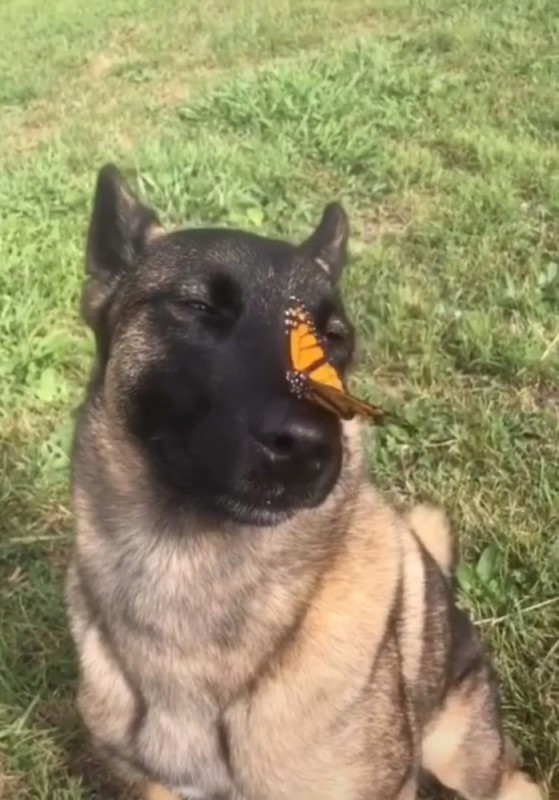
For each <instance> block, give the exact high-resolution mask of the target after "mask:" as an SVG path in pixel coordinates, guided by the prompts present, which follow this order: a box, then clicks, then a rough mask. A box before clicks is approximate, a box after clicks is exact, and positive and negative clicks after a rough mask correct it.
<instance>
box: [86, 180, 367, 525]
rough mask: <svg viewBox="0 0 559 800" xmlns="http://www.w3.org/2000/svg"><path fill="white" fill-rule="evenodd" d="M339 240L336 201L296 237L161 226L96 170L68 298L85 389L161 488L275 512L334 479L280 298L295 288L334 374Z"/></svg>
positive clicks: (241, 516) (342, 332) (346, 331)
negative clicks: (80, 280) (82, 325)
mask: <svg viewBox="0 0 559 800" xmlns="http://www.w3.org/2000/svg"><path fill="white" fill-rule="evenodd" d="M347 239H348V221H347V217H346V214H345V212H344V210H343V209H342V208H341V206H339V205H336V204H331V205H329V206H327V207H326V208H325V210H324V214H323V216H322V220H321V222H320V224H319V225H318V227H317V228H316V230H315V231H314V233H312V234H311V235H310V236H309V238H307V239H306V240H305V241H304V242H303V243H302V244H299V245H293V244H289V243H287V242H284V241H277V240H274V239H268V238H264V237H260V236H255V235H252V234H249V233H244V232H241V231H236V230H222V229H192V230H183V231H178V232H171V233H165V232H164V231H163V230H162V228H161V226H160V225H159V222H158V220H157V217H156V215H155V213H154V212H153V211H151V210H150V209H148V208H146V207H145V206H144V205H142V204H141V203H140V202H139V200H138V199H137V198H136V197H135V196H134V194H133V193H132V192H131V191H130V189H129V188H128V187H127V186H126V185H125V184H124V182H123V179H122V177H121V175H120V173H119V172H118V170H117V169H116V168H115V167H113V166H111V165H108V166H106V167H104V168H103V169H102V170H101V172H100V174H99V177H98V183H97V189H96V194H95V200H94V208H93V215H92V219H91V223H90V229H89V236H88V246H87V280H86V283H85V286H84V291H83V298H82V313H83V315H84V317H85V319H86V321H87V323H88V324H89V325H90V326H91V328H92V329H93V331H94V333H95V338H96V343H97V361H98V369H97V379H96V381H95V382H94V384H93V387H94V388H93V392H94V394H95V398H96V401H97V402H101V403H102V404H103V408H104V410H105V413H108V414H110V415H111V418H112V419H113V420H116V421H117V422H118V424H119V425H121V426H122V427H123V428H124V429H125V430H126V432H127V435H129V436H130V437H132V438H133V439H134V440H135V442H136V443H137V444H138V446H139V447H140V448H141V450H142V452H143V454H144V458H145V460H146V462H147V464H148V467H149V469H150V471H151V473H152V476H153V479H154V480H156V481H158V482H159V485H160V487H161V491H163V492H168V493H170V497H172V498H173V500H174V501H175V502H177V503H181V504H185V505H186V506H191V507H195V508H196V509H198V510H199V511H202V512H210V513H219V514H222V515H225V516H226V517H229V518H232V519H235V520H237V521H241V522H243V523H248V524H274V523H277V522H279V521H281V520H283V519H285V518H286V517H288V516H289V515H291V514H292V513H294V512H295V511H297V510H298V509H301V508H312V507H314V506H317V505H319V504H320V503H322V502H323V501H324V499H325V498H326V497H327V495H328V494H329V493H330V492H331V490H332V489H333V487H334V485H335V484H336V482H337V480H338V477H339V475H340V470H341V464H342V458H343V452H342V451H343V448H342V430H341V424H340V421H339V419H338V418H337V417H336V416H335V415H333V414H331V413H328V412H327V411H325V410H323V409H321V408H320V407H318V406H317V405H314V404H312V403H311V402H309V401H307V400H304V399H299V398H298V397H296V396H295V395H294V394H293V393H292V392H291V391H290V387H289V384H288V381H287V379H286V372H287V370H288V366H289V364H288V348H287V339H286V333H285V311H286V309H287V307H288V305H289V303H290V300H289V298H290V297H291V296H293V295H296V296H297V297H298V298H300V300H301V301H302V302H303V303H304V304H305V306H306V307H307V308H308V309H309V311H310V312H311V313H312V315H313V318H314V321H315V324H316V327H317V329H318V331H319V332H320V333H321V334H322V336H323V337H324V341H325V343H326V348H327V351H328V357H329V359H330V360H331V361H332V362H333V363H334V364H335V365H336V367H338V368H339V369H340V371H341V372H342V374H343V373H344V372H345V370H346V369H347V367H348V365H349V363H350V360H351V356H352V352H353V330H352V327H351V325H350V323H349V322H348V320H347V318H346V315H345V313H344V309H343V306H342V302H341V299H340V296H339V293H338V291H337V289H336V283H337V280H338V278H339V275H340V272H341V270H342V267H343V265H344V263H345V261H346V252H347Z"/></svg>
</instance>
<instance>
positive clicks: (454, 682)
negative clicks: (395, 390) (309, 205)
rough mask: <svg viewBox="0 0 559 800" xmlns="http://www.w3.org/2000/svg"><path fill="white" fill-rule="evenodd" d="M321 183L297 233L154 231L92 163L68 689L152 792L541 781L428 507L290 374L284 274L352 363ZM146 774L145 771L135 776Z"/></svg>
mask: <svg viewBox="0 0 559 800" xmlns="http://www.w3.org/2000/svg"><path fill="white" fill-rule="evenodd" d="M348 236H349V223H348V218H347V215H346V213H345V211H344V209H343V208H342V206H340V205H339V204H337V203H330V204H329V205H327V206H326V208H325V209H324V213H323V215H322V219H321V221H320V223H319V224H318V226H317V227H316V230H314V232H313V233H311V234H310V235H309V236H308V238H307V239H305V240H304V241H303V242H302V243H300V244H292V243H289V242H286V241H283V240H276V239H271V238H265V237H261V236H256V235H253V234H250V233H246V232H243V231H239V230H228V229H207V228H200V229H187V230H181V231H171V232H166V231H165V230H164V229H163V227H162V226H161V224H160V222H159V220H158V217H157V215H156V213H155V212H154V211H153V210H151V209H150V208H148V207H147V206H145V205H144V204H143V203H142V202H141V201H140V200H139V199H138V197H137V195H136V194H135V193H134V191H132V190H131V189H130V187H129V186H128V185H127V183H126V182H125V180H124V178H123V176H122V175H121V173H120V172H119V171H118V169H117V168H116V167H115V166H114V165H111V164H108V165H106V166H105V167H103V168H102V169H101V171H100V173H99V175H98V179H97V187H96V192H95V198H94V203H93V212H92V217H91V222H90V226H89V233H88V239H87V254H86V279H85V283H84V287H83V294H82V306H81V308H82V315H83V317H84V319H85V322H86V323H87V324H88V325H89V327H90V328H91V329H92V331H93V333H94V336H95V343H96V355H95V362H94V365H93V369H92V373H91V377H90V381H89V385H88V387H87V391H86V397H85V400H84V402H83V404H82V406H81V408H80V410H79V412H78V419H77V426H76V435H75V442H74V449H73V458H72V495H73V507H74V512H75V520H76V537H75V546H74V549H73V555H72V559H71V563H70V566H69V570H68V577H67V606H68V613H69V620H70V626H71V631H72V635H73V639H74V642H75V646H76V652H77V657H78V661H79V689H78V698H77V705H78V709H79V713H80V715H81V717H82V719H83V721H84V723H85V726H86V727H87V729H88V731H89V733H90V735H91V738H92V742H93V745H94V746H95V748H96V749H97V751H98V752H99V753H100V754H101V755H102V756H103V757H104V758H106V760H107V764H108V766H109V768H110V769H113V770H115V771H116V773H117V774H119V775H120V776H122V777H124V778H126V780H129V781H131V782H132V784H133V785H134V786H135V787H136V788H137V790H138V791H139V793H140V794H141V796H142V797H143V798H144V799H145V800H164V798H165V799H166V800H170V799H171V798H189V800H194V798H204V799H205V800H412V798H415V797H416V796H417V792H418V787H419V783H420V780H421V779H422V776H425V775H427V776H432V777H433V778H435V779H436V780H437V781H438V782H440V783H441V784H443V785H444V786H446V787H448V788H449V789H451V790H454V791H456V792H458V793H459V794H460V795H461V796H462V797H464V798H466V800H538V799H539V798H542V794H541V791H540V789H539V788H538V787H537V785H536V784H535V783H533V782H532V781H531V779H530V778H529V777H528V776H527V775H526V774H524V773H523V772H522V771H520V770H519V769H518V767H517V764H516V759H515V757H514V754H513V749H512V746H511V745H510V744H509V743H508V741H507V740H506V738H505V736H504V734H503V727H502V721H501V713H500V709H499V699H498V689H497V684H496V680H495V677H494V674H493V670H492V667H491V664H490V663H489V660H488V658H487V656H486V654H485V651H484V649H483V646H482V644H481V643H480V640H479V638H478V635H477V633H476V629H475V628H474V626H473V625H472V623H471V622H470V620H469V619H468V617H467V616H466V615H465V613H464V612H463V611H461V610H459V608H458V607H457V606H456V604H455V602H454V599H453V596H452V571H453V567H454V561H455V556H454V553H455V546H454V543H453V538H452V536H451V534H450V532H449V526H448V524H447V521H446V517H445V515H444V513H443V511H442V510H441V509H439V508H437V507H433V506H429V505H420V506H416V507H412V508H411V509H410V510H401V509H396V508H394V507H393V506H392V505H391V504H390V503H389V502H388V501H387V500H386V499H385V498H383V496H381V494H380V493H379V492H378V491H377V490H376V489H375V488H374V486H373V485H371V484H370V483H369V482H368V480H367V479H366V477H365V475H364V467H363V459H362V447H361V434H360V425H359V423H358V422H357V421H356V420H355V419H352V420H348V421H345V420H341V419H340V418H339V417H338V416H337V415H336V414H334V413H330V412H329V411H328V410H326V409H324V408H321V407H320V406H318V405H317V404H314V403H312V402H310V401H309V400H308V398H305V397H300V396H295V395H294V394H293V393H292V392H291V391H290V389H289V386H288V383H287V381H286V377H285V376H286V369H287V363H286V360H287V356H286V339H285V329H284V324H283V322H284V313H285V309H286V306H287V305H288V304H289V298H290V297H291V296H292V295H296V296H297V297H299V298H301V301H302V302H304V303H305V306H306V307H307V308H308V309H309V310H310V313H312V316H313V319H314V321H315V323H316V329H317V331H318V334H319V335H320V337H321V341H323V342H324V343H325V344H324V346H325V348H326V352H327V355H328V359H329V361H330V362H331V363H332V364H333V365H335V367H336V369H337V370H338V371H339V373H340V374H341V375H345V374H346V372H347V370H348V369H349V367H350V365H351V361H352V355H353V349H354V331H353V328H352V325H351V322H350V320H349V319H348V317H347V314H346V312H345V310H344V306H343V303H342V299H341V296H340V291H339V283H338V282H339V278H340V275H341V273H342V269H343V267H344V265H345V263H346V261H347V250H348ZM134 791H136V789H134Z"/></svg>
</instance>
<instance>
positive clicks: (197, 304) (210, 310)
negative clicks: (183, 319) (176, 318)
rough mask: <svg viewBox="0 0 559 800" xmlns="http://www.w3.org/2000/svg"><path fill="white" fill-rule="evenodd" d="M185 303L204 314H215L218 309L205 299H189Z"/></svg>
mask: <svg viewBox="0 0 559 800" xmlns="http://www.w3.org/2000/svg"><path fill="white" fill-rule="evenodd" d="M185 305H187V306H188V307H189V308H191V309H192V310H193V311H200V312H201V313H203V314H215V313H216V309H215V307H214V306H212V305H210V304H209V303H205V302H204V301H203V300H194V299H193V300H187V301H186V303H185Z"/></svg>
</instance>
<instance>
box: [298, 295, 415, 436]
mask: <svg viewBox="0 0 559 800" xmlns="http://www.w3.org/2000/svg"><path fill="white" fill-rule="evenodd" d="M292 299H293V300H294V301H295V298H292ZM286 324H287V331H288V337H289V357H290V362H291V363H290V370H289V372H288V373H287V378H288V381H289V383H290V386H291V388H292V390H293V392H295V394H297V395H298V396H299V397H307V398H308V399H309V400H311V401H312V402H314V403H316V404H317V405H320V406H321V407H322V408H324V409H325V410H326V411H329V412H330V413H332V414H336V415H337V416H338V417H341V418H342V419H346V420H349V419H353V417H354V416H356V415H357V414H358V415H360V416H362V417H365V418H367V419H370V420H372V421H373V422H376V423H380V424H382V423H383V422H386V421H388V420H393V421H397V420H396V418H395V417H394V416H393V415H392V414H389V413H388V412H386V411H384V410H383V409H382V408H380V407H379V406H375V405H372V404H371V403H367V402H365V401H364V400H360V399H359V398H357V397H354V396H353V395H352V394H350V393H349V392H348V391H347V389H346V387H345V385H344V382H343V380H342V378H341V376H340V373H339V372H338V370H337V369H336V368H335V367H334V366H333V364H331V363H330V362H329V361H328V357H327V355H326V351H325V350H324V347H323V346H322V344H321V342H320V339H319V337H318V335H317V333H316V330H315V327H314V324H313V321H312V318H311V316H310V314H309V312H308V311H307V310H306V309H305V307H304V306H303V304H302V303H300V302H299V301H295V305H294V306H293V307H291V308H290V309H288V311H287V312H286ZM401 424H403V423H401Z"/></svg>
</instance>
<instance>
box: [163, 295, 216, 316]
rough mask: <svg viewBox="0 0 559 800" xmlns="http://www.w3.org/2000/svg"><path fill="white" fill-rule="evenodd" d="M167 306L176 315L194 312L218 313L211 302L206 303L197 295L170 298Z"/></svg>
mask: <svg viewBox="0 0 559 800" xmlns="http://www.w3.org/2000/svg"><path fill="white" fill-rule="evenodd" d="M167 306H168V307H169V308H170V310H171V311H172V312H173V314H175V315H176V316H185V315H189V314H192V313H193V312H194V313H195V314H207V315H208V316H210V315H213V314H215V313H216V308H215V307H214V306H212V305H211V303H206V302H205V301H204V300H199V299H198V298H196V297H192V298H184V300H183V299H180V300H175V299H173V300H168V301H167Z"/></svg>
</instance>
